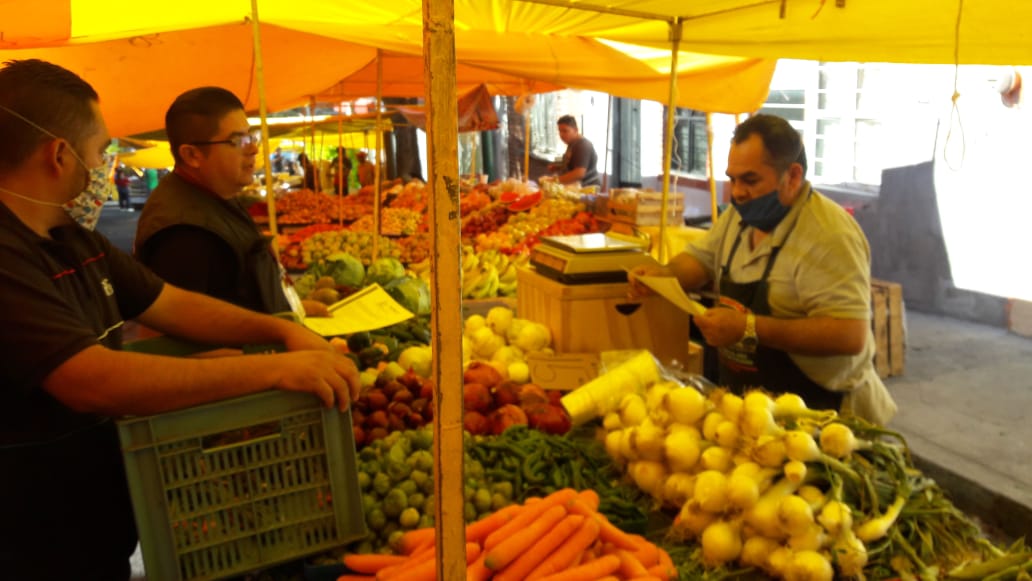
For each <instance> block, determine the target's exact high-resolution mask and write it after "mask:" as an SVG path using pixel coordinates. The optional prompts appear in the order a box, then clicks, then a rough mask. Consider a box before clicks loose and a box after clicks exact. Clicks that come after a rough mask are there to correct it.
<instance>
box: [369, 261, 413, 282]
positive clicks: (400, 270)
mask: <svg viewBox="0 0 1032 581" xmlns="http://www.w3.org/2000/svg"><path fill="white" fill-rule="evenodd" d="M403 276H405V266H404V265H402V264H401V262H400V261H399V260H398V259H397V258H393V257H386V258H377V259H376V260H374V261H373V263H372V264H370V265H369V270H367V271H366V277H365V284H366V286H368V285H371V284H373V283H377V284H379V285H380V286H382V287H384V288H386V287H387V284H388V283H390V282H391V281H392V280H394V279H396V278H401V277H403Z"/></svg>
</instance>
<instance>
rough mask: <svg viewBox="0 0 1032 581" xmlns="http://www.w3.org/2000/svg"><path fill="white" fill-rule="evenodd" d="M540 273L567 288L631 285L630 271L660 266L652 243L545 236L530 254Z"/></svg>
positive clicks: (603, 236)
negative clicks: (642, 266) (567, 286)
mask: <svg viewBox="0 0 1032 581" xmlns="http://www.w3.org/2000/svg"><path fill="white" fill-rule="evenodd" d="M530 264H531V265H532V266H534V267H535V268H536V269H537V271H538V273H540V274H542V275H544V276H546V277H548V278H551V279H553V280H557V281H559V282H561V283H564V284H590V283H610V282H627V271H628V270H630V269H632V268H634V267H636V266H639V265H642V264H649V265H657V264H658V263H657V262H656V260H655V259H654V258H652V256H651V255H650V254H649V253H648V242H647V241H645V240H642V239H640V238H635V237H633V236H625V235H621V234H616V233H594V234H577V235H573V236H542V237H541V240H540V243H539V244H537V245H536V246H534V249H533V250H531V252H530Z"/></svg>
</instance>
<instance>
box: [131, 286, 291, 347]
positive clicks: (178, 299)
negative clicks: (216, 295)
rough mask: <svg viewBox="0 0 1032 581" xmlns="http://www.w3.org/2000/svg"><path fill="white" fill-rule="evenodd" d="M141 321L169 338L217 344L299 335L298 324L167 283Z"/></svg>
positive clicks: (280, 338)
mask: <svg viewBox="0 0 1032 581" xmlns="http://www.w3.org/2000/svg"><path fill="white" fill-rule="evenodd" d="M139 319H140V321H141V322H142V323H144V324H145V325H147V326H148V327H151V328H153V329H155V330H158V331H160V332H162V333H165V334H167V335H173V336H176V337H181V338H184V339H190V340H193V341H198V342H201V343H208V344H218V345H241V344H244V343H269V342H279V341H282V340H284V339H285V337H286V336H287V334H289V333H291V332H296V329H294V327H296V325H295V324H294V323H291V322H289V321H286V320H283V319H278V318H276V317H272V316H268V315H264V314H261V313H256V312H254V311H249V310H247V309H243V308H241V307H237V306H236V305H231V304H229V303H226V302H223V301H219V300H216V299H213V298H211V297H208V296H206V295H202V294H199V293H193V292H189V291H185V290H183V289H180V288H177V287H175V286H173V285H170V284H166V285H165V287H164V288H163V289H162V291H161V294H160V295H159V296H158V299H157V300H156V301H154V304H153V305H151V307H150V308H149V309H147V310H146V311H145V312H144V313H143V314H142V315H140V317H139Z"/></svg>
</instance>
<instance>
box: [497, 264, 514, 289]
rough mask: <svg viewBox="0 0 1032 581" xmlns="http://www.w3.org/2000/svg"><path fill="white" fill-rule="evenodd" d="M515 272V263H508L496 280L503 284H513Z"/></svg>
mask: <svg viewBox="0 0 1032 581" xmlns="http://www.w3.org/2000/svg"><path fill="white" fill-rule="evenodd" d="M517 272H518V269H517V267H516V263H514V262H510V263H509V264H507V265H506V266H505V270H504V271H501V274H499V275H498V280H499V281H500V282H502V283H504V284H509V283H512V284H515V283H516V274H517Z"/></svg>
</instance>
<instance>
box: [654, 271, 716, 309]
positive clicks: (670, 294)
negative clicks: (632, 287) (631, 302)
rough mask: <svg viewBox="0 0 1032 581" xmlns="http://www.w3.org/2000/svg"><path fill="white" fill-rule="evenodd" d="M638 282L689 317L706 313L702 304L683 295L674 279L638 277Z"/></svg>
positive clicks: (679, 285)
mask: <svg viewBox="0 0 1032 581" xmlns="http://www.w3.org/2000/svg"><path fill="white" fill-rule="evenodd" d="M638 281H639V282H641V284H643V285H645V286H647V287H649V288H650V289H652V291H653V292H655V293H656V294H658V295H660V296H661V297H663V298H665V299H666V300H668V301H670V302H671V303H674V306H676V307H677V308H679V309H681V310H682V311H684V312H686V313H688V314H689V315H693V316H694V315H701V314H703V313H705V312H706V307H705V306H703V304H702V303H700V302H699V301H696V300H693V299H692V298H691V297H689V296H688V295H687V294H685V292H684V289H683V288H681V283H679V282H677V279H676V278H675V277H672V276H639V277H638Z"/></svg>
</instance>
